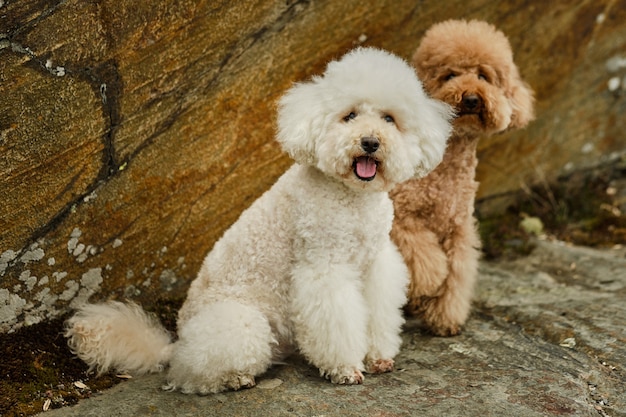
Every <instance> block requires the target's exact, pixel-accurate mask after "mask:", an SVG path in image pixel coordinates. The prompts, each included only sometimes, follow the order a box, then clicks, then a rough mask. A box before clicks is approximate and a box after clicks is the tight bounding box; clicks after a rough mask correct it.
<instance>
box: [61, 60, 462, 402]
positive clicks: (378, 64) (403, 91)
mask: <svg viewBox="0 0 626 417" xmlns="http://www.w3.org/2000/svg"><path fill="white" fill-rule="evenodd" d="M450 116H451V111H450V109H449V108H448V107H447V106H446V105H444V104H442V103H440V102H438V101H434V100H431V99H429V98H428V97H426V95H425V94H424V92H423V90H422V86H421V83H420V82H419V81H418V79H417V78H416V75H415V74H414V72H413V70H412V69H411V68H410V67H409V66H408V65H407V64H406V63H405V62H404V61H403V60H401V59H400V58H397V57H396V56H394V55H391V54H389V53H387V52H384V51H381V50H377V49H371V48H362V49H356V50H354V51H352V52H350V53H349V54H347V55H346V56H344V57H343V58H342V59H341V60H339V61H336V62H332V63H330V64H329V65H328V68H327V70H326V72H325V74H324V75H323V76H322V77H314V78H313V80H312V81H310V82H306V83H300V84H296V85H295V86H294V87H293V88H291V89H290V90H289V91H288V92H287V93H286V95H285V96H284V97H283V98H282V100H281V101H280V106H279V115H278V127H279V129H278V141H279V143H280V144H281V145H282V147H283V149H284V150H286V151H287V152H288V153H289V154H290V155H291V156H292V157H293V158H294V159H295V160H296V164H294V165H293V166H292V167H291V168H290V169H289V170H288V171H287V172H286V173H285V174H284V175H283V176H282V177H281V178H280V179H279V180H278V181H277V182H276V184H274V186H273V187H272V188H271V189H270V190H269V191H267V192H266V193H265V194H264V195H262V196H261V197H260V198H259V199H258V200H257V201H256V202H255V203H254V204H253V205H252V206H251V207H250V208H249V209H248V210H246V211H245V212H244V213H242V215H241V217H240V218H239V220H238V221H237V222H236V223H235V224H233V225H232V226H231V227H230V229H228V230H227V231H226V232H225V233H224V235H223V236H222V238H221V239H220V240H219V241H218V242H217V243H216V244H215V246H214V248H213V249H212V250H211V252H209V254H208V255H207V257H206V258H205V260H204V263H203V265H202V268H201V270H200V272H199V273H198V277H197V278H196V279H195V280H194V281H193V282H192V284H191V286H190V289H189V293H188V297H187V300H186V302H185V303H184V305H183V306H182V308H181V310H180V312H179V318H178V336H179V339H178V341H176V342H175V343H173V344H171V343H170V342H169V340H168V338H167V335H166V333H165V332H164V330H162V328H161V327H160V326H159V325H158V324H157V323H154V322H152V321H150V320H149V319H146V318H142V317H141V316H142V315H143V314H144V313H142V312H141V310H139V309H136V308H134V307H120V304H118V303H108V304H104V305H99V306H97V307H94V306H92V305H88V306H85V307H83V308H82V309H80V310H79V311H78V312H77V313H76V315H75V316H74V317H73V318H72V319H70V320H69V321H68V325H67V329H66V336H67V337H68V338H69V343H70V346H71V348H72V349H73V350H74V351H75V352H76V353H77V354H78V356H79V357H80V358H82V359H84V360H85V361H87V362H88V363H89V364H90V365H91V366H92V367H93V366H95V367H97V368H98V369H99V370H100V371H105V370H108V369H124V370H127V371H131V372H135V373H142V372H146V371H154V370H158V369H159V368H160V366H161V365H162V364H164V363H169V365H170V369H169V373H168V376H167V380H168V382H167V385H166V387H165V388H167V389H171V390H181V391H182V392H185V393H200V394H206V393H212V392H219V391H223V390H226V389H239V388H244V387H251V386H253V385H254V384H255V379H254V378H255V377H256V376H258V375H260V374H262V373H263V372H265V371H266V370H267V368H268V367H269V366H271V364H272V363H273V362H276V361H280V360H282V359H283V358H284V357H285V356H286V355H287V354H289V353H290V352H291V351H293V350H296V349H297V350H299V351H300V352H301V353H302V354H303V355H304V357H305V358H306V359H307V360H308V361H309V362H310V363H311V364H313V365H314V366H316V367H317V368H319V370H320V374H321V375H323V376H325V377H327V378H329V379H330V380H331V381H332V382H335V383H343V384H354V383H361V382H362V380H363V374H362V371H366V372H374V373H378V372H387V371H390V370H392V368H393V357H394V356H395V355H396V354H397V352H398V350H399V348H400V343H401V338H400V336H399V333H400V329H401V326H402V323H403V318H402V314H401V307H402V306H403V304H404V303H405V301H406V299H405V297H406V296H405V291H406V285H407V279H408V271H407V269H406V266H405V265H404V263H403V261H402V257H401V256H400V254H399V252H398V250H397V249H396V247H395V246H394V245H393V244H392V243H391V240H390V238H389V231H390V230H391V223H392V219H393V208H392V203H391V201H390V200H389V197H388V196H387V191H388V190H389V189H391V188H392V187H393V186H394V185H395V184H396V183H398V182H400V181H403V180H404V179H407V178H409V177H411V176H414V175H416V174H417V175H424V174H426V173H427V172H428V171H430V170H432V169H433V168H434V167H435V166H436V164H437V163H439V161H440V160H441V158H442V156H443V153H444V149H445V146H446V139H447V137H448V135H449V133H450V130H451V127H450V124H449V120H450ZM363 138H366V139H367V140H368V141H370V144H371V141H372V140H374V141H375V142H376V144H377V145H376V146H375V147H374V148H376V149H374V148H371V146H370V149H367V150H366V148H367V146H366V145H365V142H364V140H365V139H363ZM372 138H374V139H372ZM138 316H139V317H138ZM107 317H109V318H112V319H107ZM103 320H104V322H103ZM113 322H114V323H113Z"/></svg>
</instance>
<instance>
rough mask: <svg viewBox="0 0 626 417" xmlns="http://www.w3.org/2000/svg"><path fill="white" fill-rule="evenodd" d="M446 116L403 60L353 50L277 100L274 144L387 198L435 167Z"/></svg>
mask: <svg viewBox="0 0 626 417" xmlns="http://www.w3.org/2000/svg"><path fill="white" fill-rule="evenodd" d="M451 117H452V110H451V108H450V107H449V106H447V105H446V104H444V103H442V102H440V101H437V100H433V99H430V98H428V97H427V96H426V94H425V93H424V90H423V88H422V84H421V82H420V81H419V80H418V78H417V76H416V74H415V71H414V70H413V69H412V68H411V67H410V66H409V65H408V64H407V63H406V62H405V61H404V60H402V59H401V58H398V57H397V56H395V55H392V54H390V53H388V52H385V51H382V50H378V49H373V48H358V49H355V50H353V51H351V52H349V53H348V54H346V55H345V56H344V57H343V58H341V59H340V60H339V61H333V62H331V63H330V64H328V67H327V68H326V71H325V72H324V74H323V76H321V77H319V76H316V77H313V79H312V80H311V81H310V82H305V83H299V84H296V85H294V86H293V87H292V88H291V89H290V90H289V91H288V92H287V93H286V94H285V95H284V96H283V98H282V99H281V101H280V105H279V112H278V141H279V142H280V143H281V145H282V147H283V149H284V150H285V151H286V152H288V153H289V155H290V156H291V157H292V158H293V159H294V160H296V162H298V163H300V164H306V165H311V166H315V167H317V168H318V169H319V170H320V171H322V172H324V173H325V174H327V175H329V176H332V177H334V178H337V179H339V180H341V181H342V182H343V183H344V184H346V185H348V186H349V187H351V188H356V189H368V190H372V191H387V190H390V189H391V188H392V187H393V186H394V185H395V184H397V183H399V182H402V181H404V180H407V179H409V178H411V177H415V176H416V177H422V176H424V175H426V174H427V173H429V172H430V171H431V170H432V169H433V168H435V167H436V166H437V164H439V162H441V159H442V158H443V153H444V151H445V148H446V139H447V138H448V136H449V135H450V132H451V125H450V119H451Z"/></svg>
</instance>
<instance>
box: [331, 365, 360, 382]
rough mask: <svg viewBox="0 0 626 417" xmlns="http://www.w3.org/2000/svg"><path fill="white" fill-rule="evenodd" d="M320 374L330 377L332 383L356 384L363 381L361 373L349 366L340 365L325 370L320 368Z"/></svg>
mask: <svg viewBox="0 0 626 417" xmlns="http://www.w3.org/2000/svg"><path fill="white" fill-rule="evenodd" d="M320 374H321V375H322V376H323V377H325V378H326V379H330V382H332V383H333V384H339V385H358V384H362V383H363V379H364V377H363V373H362V372H361V371H360V370H359V369H357V368H355V367H350V366H340V367H338V368H334V369H331V370H330V371H325V370H323V369H320Z"/></svg>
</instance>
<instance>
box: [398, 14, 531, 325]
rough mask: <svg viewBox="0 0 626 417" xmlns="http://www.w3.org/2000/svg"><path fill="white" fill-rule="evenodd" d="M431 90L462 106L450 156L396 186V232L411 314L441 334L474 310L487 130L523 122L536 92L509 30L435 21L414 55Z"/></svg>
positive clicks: (458, 107)
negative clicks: (480, 174)
mask: <svg viewBox="0 0 626 417" xmlns="http://www.w3.org/2000/svg"><path fill="white" fill-rule="evenodd" d="M413 65H414V66H415V68H416V69H417V73H418V75H419V77H420V78H421V79H422V81H423V83H424V87H425V89H426V91H427V92H428V93H429V94H430V95H431V96H432V97H434V98H436V99H439V100H442V101H444V102H446V103H448V104H449V105H451V106H453V107H454V108H455V109H456V113H457V118H456V119H455V121H454V133H453V135H452V136H451V138H450V139H449V142H448V145H447V149H446V153H445V155H444V159H443V162H442V163H441V164H440V165H439V166H438V167H437V168H436V169H435V170H434V171H432V172H431V173H430V174H429V175H428V176H427V177H425V178H423V179H412V180H409V181H407V182H404V183H402V184H400V185H398V186H397V187H396V188H395V189H394V190H393V191H392V192H391V197H392V199H393V200H394V206H395V220H394V224H393V229H392V232H391V237H392V239H393V241H394V242H395V243H396V245H397V246H398V247H399V249H400V252H401V253H402V255H403V256H404V259H405V261H406V263H407V265H408V267H409V269H410V270H411V283H410V285H409V293H408V304H407V306H406V311H407V312H408V313H409V314H414V315H419V316H421V317H422V318H423V319H424V322H425V324H426V326H427V327H428V329H429V330H430V331H432V332H433V333H434V334H436V335H440V336H452V335H456V334H458V333H459V332H460V331H461V326H462V325H463V324H464V323H465V320H466V319H467V316H468V314H469V310H470V304H471V297H472V292H473V287H474V282H475V280H476V275H477V269H478V259H479V249H480V238H479V236H478V233H477V230H476V224H475V220H474V217H473V211H474V197H475V194H476V189H477V188H478V183H477V182H476V181H474V176H475V170H476V164H477V159H476V145H477V143H478V139H479V137H481V136H487V135H491V134H494V133H497V132H502V131H505V130H507V129H514V128H521V127H524V126H525V125H526V124H528V122H529V121H530V120H532V118H533V101H534V99H533V93H532V90H530V88H529V87H528V86H527V85H526V83H524V81H522V80H521V78H520V75H519V73H518V70H517V67H516V66H515V63H514V62H513V54H512V52H511V47H510V45H509V42H508V40H507V38H506V36H505V35H504V34H503V33H502V32H500V31H498V30H496V29H495V28H494V27H493V26H492V25H490V24H488V23H485V22H481V21H476V20H472V21H469V22H467V21H464V20H448V21H445V22H442V23H439V24H436V25H434V26H433V27H431V28H430V29H429V30H428V31H427V32H426V35H425V36H424V38H423V40H422V42H421V44H420V46H419V48H418V49H417V51H416V52H415V55H414V56H413Z"/></svg>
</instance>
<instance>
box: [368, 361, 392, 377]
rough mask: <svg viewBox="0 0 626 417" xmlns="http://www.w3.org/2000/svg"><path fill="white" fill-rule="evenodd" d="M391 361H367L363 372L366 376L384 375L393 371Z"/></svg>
mask: <svg viewBox="0 0 626 417" xmlns="http://www.w3.org/2000/svg"><path fill="white" fill-rule="evenodd" d="M393 365H394V361H393V359H368V360H367V361H366V362H365V372H367V373H368V374H384V373H385V372H391V371H393Z"/></svg>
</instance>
